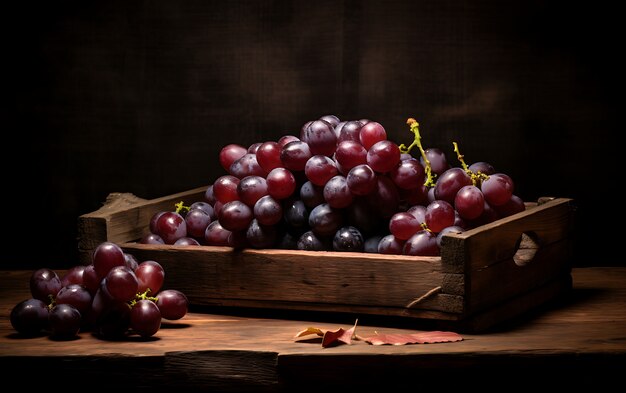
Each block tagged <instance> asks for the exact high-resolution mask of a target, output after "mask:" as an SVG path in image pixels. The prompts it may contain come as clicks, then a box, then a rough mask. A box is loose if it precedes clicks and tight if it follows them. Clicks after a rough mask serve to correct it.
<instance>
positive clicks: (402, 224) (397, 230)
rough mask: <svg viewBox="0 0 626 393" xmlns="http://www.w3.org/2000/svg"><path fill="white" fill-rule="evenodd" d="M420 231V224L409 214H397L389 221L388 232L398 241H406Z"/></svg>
mask: <svg viewBox="0 0 626 393" xmlns="http://www.w3.org/2000/svg"><path fill="white" fill-rule="evenodd" d="M421 229H422V227H421V225H420V222H419V221H418V220H417V218H415V216H414V215H413V214H411V213H405V212H399V213H396V214H394V215H393V216H392V217H391V219H390V220H389V232H391V234H392V235H393V236H394V237H395V238H396V239H400V240H406V239H408V238H410V237H411V236H413V235H414V234H415V233H416V232H417V231H420V230H421Z"/></svg>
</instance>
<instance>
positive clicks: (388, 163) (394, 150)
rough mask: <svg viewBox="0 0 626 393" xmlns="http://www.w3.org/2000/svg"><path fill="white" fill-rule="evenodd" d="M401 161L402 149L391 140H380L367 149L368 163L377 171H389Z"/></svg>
mask: <svg viewBox="0 0 626 393" xmlns="http://www.w3.org/2000/svg"><path fill="white" fill-rule="evenodd" d="M399 162H400V149H399V148H398V145H396V144H395V143H393V142H391V141H387V140H385V141H380V142H377V143H376V144H374V145H373V146H372V147H370V148H369V150H368V151H367V164H368V165H369V166H371V167H372V169H373V170H375V171H376V172H381V173H384V172H389V171H391V170H392V169H393V168H395V166H396V165H398V163H399Z"/></svg>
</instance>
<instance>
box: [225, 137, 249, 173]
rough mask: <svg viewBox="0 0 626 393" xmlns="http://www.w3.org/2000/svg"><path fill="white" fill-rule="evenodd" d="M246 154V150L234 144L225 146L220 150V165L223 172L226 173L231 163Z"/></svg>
mask: <svg viewBox="0 0 626 393" xmlns="http://www.w3.org/2000/svg"><path fill="white" fill-rule="evenodd" d="M247 152H248V150H247V149H246V148H245V147H243V146H241V145H237V144H234V143H232V144H230V145H226V146H224V147H223V148H222V150H220V156H219V159H220V165H221V166H222V168H224V170H226V171H228V170H229V169H230V166H231V165H232V164H233V162H235V161H237V160H238V159H239V158H241V157H243V156H244V155H245V154H246V153H247Z"/></svg>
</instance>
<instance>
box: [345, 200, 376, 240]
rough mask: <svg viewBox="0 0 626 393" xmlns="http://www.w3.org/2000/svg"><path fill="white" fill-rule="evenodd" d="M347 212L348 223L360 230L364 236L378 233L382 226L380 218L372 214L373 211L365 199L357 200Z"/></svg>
mask: <svg viewBox="0 0 626 393" xmlns="http://www.w3.org/2000/svg"><path fill="white" fill-rule="evenodd" d="M346 211H347V213H348V223H349V224H350V225H352V226H354V227H357V228H359V231H361V233H362V234H363V235H366V234H371V233H374V232H376V230H377V229H378V228H379V227H380V225H381V222H380V221H381V220H380V218H379V217H378V215H377V214H372V209H371V208H370V207H369V205H368V203H367V201H366V200H365V199H364V198H356V199H355V200H354V202H353V203H352V204H351V205H350V206H348V207H347V208H346Z"/></svg>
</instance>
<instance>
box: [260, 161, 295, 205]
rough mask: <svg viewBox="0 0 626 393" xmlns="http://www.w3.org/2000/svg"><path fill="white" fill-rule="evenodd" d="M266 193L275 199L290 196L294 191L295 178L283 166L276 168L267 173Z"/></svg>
mask: <svg viewBox="0 0 626 393" xmlns="http://www.w3.org/2000/svg"><path fill="white" fill-rule="evenodd" d="M266 183H267V193H268V194H269V195H271V196H272V197H274V198H276V199H285V198H288V197H290V196H291V195H292V194H293V193H294V191H296V178H295V177H294V175H293V173H291V171H289V170H287V169H285V168H276V169H272V171H271V172H270V173H269V174H268V175H267V179H266Z"/></svg>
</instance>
